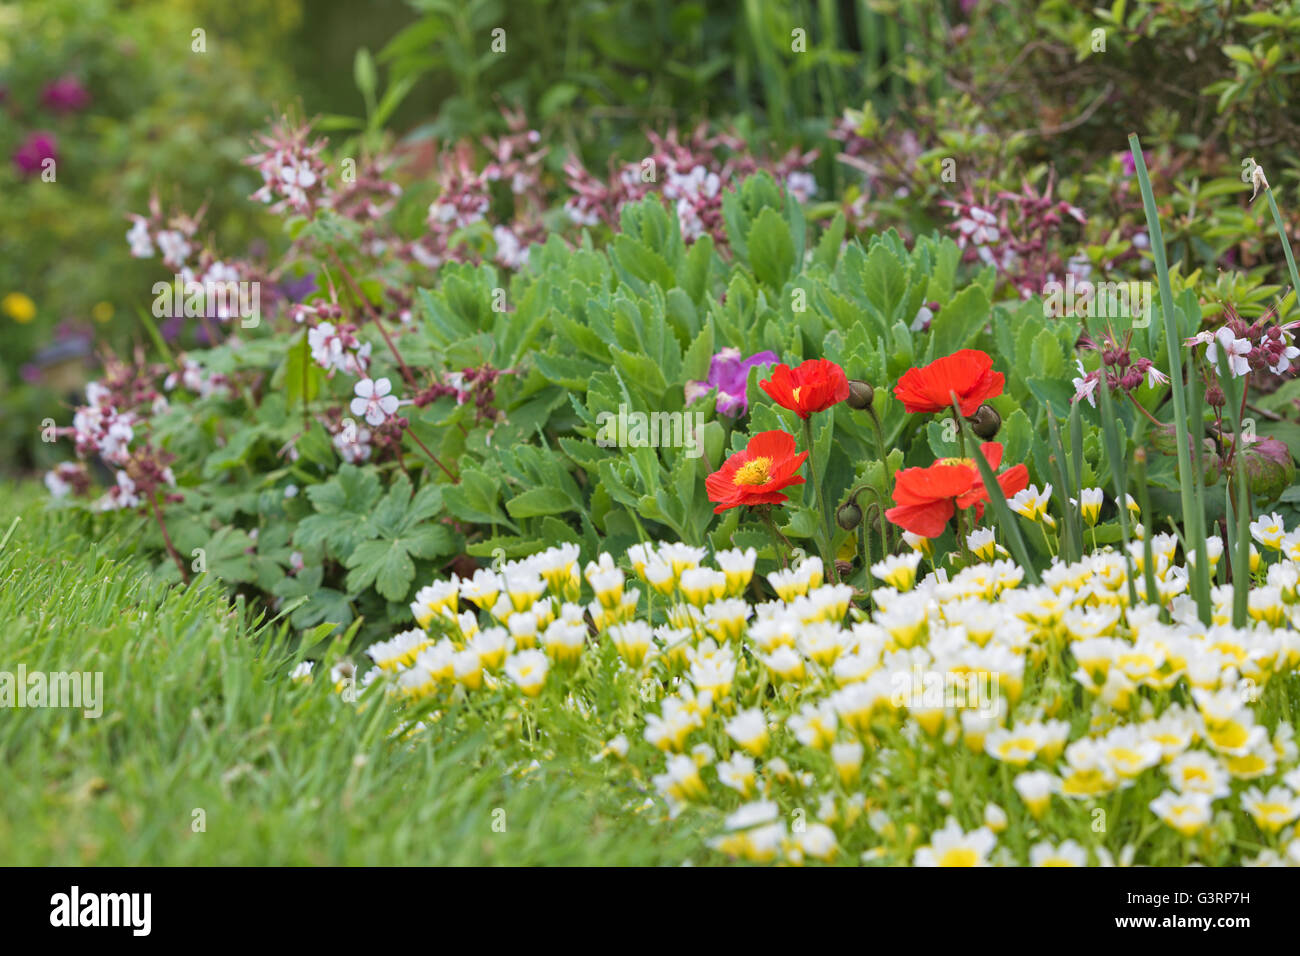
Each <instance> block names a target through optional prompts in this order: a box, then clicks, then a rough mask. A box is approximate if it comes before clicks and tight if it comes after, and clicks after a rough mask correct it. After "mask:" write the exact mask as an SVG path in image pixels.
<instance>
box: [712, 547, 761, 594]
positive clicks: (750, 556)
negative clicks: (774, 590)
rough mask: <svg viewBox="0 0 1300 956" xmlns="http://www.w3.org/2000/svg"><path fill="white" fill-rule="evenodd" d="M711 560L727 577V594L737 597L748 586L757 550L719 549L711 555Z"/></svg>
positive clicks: (752, 573) (756, 558) (752, 574)
mask: <svg viewBox="0 0 1300 956" xmlns="http://www.w3.org/2000/svg"><path fill="white" fill-rule="evenodd" d="M713 560H714V563H716V564H717V566H718V567H719V568H721V569H722V573H723V574H725V575H726V577H727V596H728V597H739V596H740V595H741V594H742V593H744V590H745V588H747V587H749V581H750V579H751V578H752V577H753V576H754V564H755V562H756V561H757V560H758V552H757V551H755V550H754V549H753V548H746V549H745V550H743V551H742V550H740V549H739V548H732V549H730V550H728V551H719V552H718V553H717V554H715V555H714V556H713Z"/></svg>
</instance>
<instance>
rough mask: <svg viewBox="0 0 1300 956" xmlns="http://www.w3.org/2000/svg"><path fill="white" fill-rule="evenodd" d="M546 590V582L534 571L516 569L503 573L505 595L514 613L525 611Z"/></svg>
mask: <svg viewBox="0 0 1300 956" xmlns="http://www.w3.org/2000/svg"><path fill="white" fill-rule="evenodd" d="M544 590H546V582H545V581H543V580H542V578H541V575H539V574H537V573H536V572H535V571H531V570H526V569H523V568H517V569H514V570H511V571H507V572H506V573H505V593H506V595H507V597H509V599H510V606H511V607H512V608H514V609H515V610H516V611H527V610H528V609H529V608H530V607H532V606H533V602H534V601H536V600H537V599H538V598H539V597H541V596H542V592H543V591H544Z"/></svg>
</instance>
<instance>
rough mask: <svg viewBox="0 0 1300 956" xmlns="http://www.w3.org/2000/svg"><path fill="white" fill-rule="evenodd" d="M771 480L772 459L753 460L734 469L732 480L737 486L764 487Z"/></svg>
mask: <svg viewBox="0 0 1300 956" xmlns="http://www.w3.org/2000/svg"><path fill="white" fill-rule="evenodd" d="M771 480H772V459H771V458H755V459H754V460H753V461H748V462H746V463H745V464H743V465H741V466H740V467H739V468H737V469H736V477H735V478H733V479H732V481H734V482H735V483H736V484H738V485H765V484H767V483H768V482H769V481H771Z"/></svg>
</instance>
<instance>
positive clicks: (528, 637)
mask: <svg viewBox="0 0 1300 956" xmlns="http://www.w3.org/2000/svg"><path fill="white" fill-rule="evenodd" d="M506 627H507V628H508V629H509V631H510V636H511V637H512V638H513V639H514V642H515V647H517V648H519V649H520V650H521V651H522V650H527V649H528V648H530V647H536V646H537V637H538V634H539V632H540V630H541V628H540V627H539V626H538V623H537V615H536V614H534V613H533V612H532V611H520V612H519V613H517V614H512V615H510V620H508V621H507V622H506Z"/></svg>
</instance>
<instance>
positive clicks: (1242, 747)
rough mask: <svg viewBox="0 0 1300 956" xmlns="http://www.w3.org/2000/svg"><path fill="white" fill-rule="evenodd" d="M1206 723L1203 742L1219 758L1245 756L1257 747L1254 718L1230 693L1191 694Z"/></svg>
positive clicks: (1195, 692) (1249, 710) (1196, 692)
mask: <svg viewBox="0 0 1300 956" xmlns="http://www.w3.org/2000/svg"><path fill="white" fill-rule="evenodd" d="M1192 699H1193V700H1195V701H1196V707H1197V709H1198V710H1199V711H1200V713H1201V719H1202V720H1203V721H1204V722H1205V739H1206V740H1207V741H1208V742H1209V744H1210V746H1211V747H1213V748H1214V749H1215V750H1216V751H1218V752H1219V753H1221V754H1228V755H1244V754H1246V753H1248V752H1249V750H1250V748H1251V747H1252V746H1253V745H1254V744H1255V743H1256V737H1257V735H1256V734H1255V733H1254V731H1256V730H1258V729H1260V728H1257V727H1256V726H1255V714H1254V712H1253V711H1252V710H1251V709H1250V708H1249V707H1248V706H1246V703H1245V701H1244V700H1243V699H1242V696H1241V694H1239V693H1238V692H1236V691H1235V690H1233V689H1228V688H1225V689H1224V690H1219V691H1215V692H1213V693H1210V692H1208V691H1203V690H1196V689H1193V691H1192Z"/></svg>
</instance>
